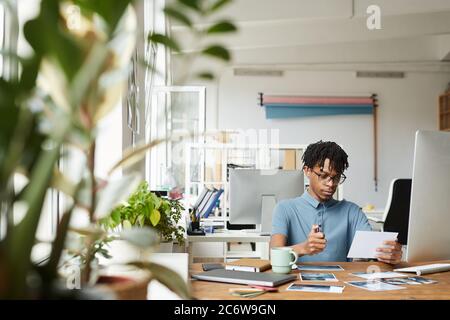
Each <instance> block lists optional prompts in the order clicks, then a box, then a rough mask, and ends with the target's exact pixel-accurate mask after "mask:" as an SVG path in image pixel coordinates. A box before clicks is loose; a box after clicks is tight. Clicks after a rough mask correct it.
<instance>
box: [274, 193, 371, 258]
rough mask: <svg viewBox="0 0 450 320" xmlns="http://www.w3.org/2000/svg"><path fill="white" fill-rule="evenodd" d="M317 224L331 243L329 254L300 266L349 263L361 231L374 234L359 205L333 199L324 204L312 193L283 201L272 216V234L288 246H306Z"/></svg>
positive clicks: (315, 256) (321, 255)
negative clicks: (348, 256) (284, 240)
mask: <svg viewBox="0 0 450 320" xmlns="http://www.w3.org/2000/svg"><path fill="white" fill-rule="evenodd" d="M313 224H321V225H322V230H323V232H324V234H325V238H326V239H327V246H326V247H325V250H324V251H322V252H321V253H319V254H316V255H305V256H302V257H300V258H299V259H298V262H314V261H340V262H345V261H348V259H347V253H348V251H349V249H350V245H351V244H352V241H353V237H354V235H355V233H356V231H357V230H360V231H371V230H372V228H371V227H370V224H369V221H368V220H367V218H366V215H365V214H364V213H363V212H362V211H361V208H359V207H358V206H357V205H356V204H354V203H353V202H349V201H346V200H342V201H337V200H335V199H330V200H328V201H326V202H324V203H321V202H319V201H317V200H316V199H314V198H313V197H312V196H311V195H310V194H309V193H308V191H305V192H304V193H303V195H302V196H301V197H297V198H294V199H289V200H283V201H280V202H279V203H278V204H277V205H276V207H275V210H274V213H273V216H272V234H283V235H285V236H286V237H287V243H286V245H287V246H292V245H295V244H298V243H301V242H304V241H305V240H306V239H307V238H308V234H309V233H310V231H311V228H312V225H313Z"/></svg>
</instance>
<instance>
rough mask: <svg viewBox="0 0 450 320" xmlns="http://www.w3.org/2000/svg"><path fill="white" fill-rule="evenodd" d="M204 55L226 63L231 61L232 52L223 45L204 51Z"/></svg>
mask: <svg viewBox="0 0 450 320" xmlns="http://www.w3.org/2000/svg"><path fill="white" fill-rule="evenodd" d="M202 53H203V54H205V55H208V56H212V57H214V58H218V59H221V60H225V61H230V59H231V56H230V52H229V51H228V50H227V49H226V48H224V47H223V46H221V45H212V46H209V47H207V48H205V49H204V50H203V51H202Z"/></svg>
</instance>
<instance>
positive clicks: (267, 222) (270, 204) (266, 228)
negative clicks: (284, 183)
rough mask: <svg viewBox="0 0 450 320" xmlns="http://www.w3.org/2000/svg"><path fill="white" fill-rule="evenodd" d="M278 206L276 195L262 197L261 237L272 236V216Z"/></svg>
mask: <svg viewBox="0 0 450 320" xmlns="http://www.w3.org/2000/svg"><path fill="white" fill-rule="evenodd" d="M276 204H277V200H276V198H275V195H273V194H271V195H262V196H261V235H270V233H271V231H272V214H273V210H274V209H275V206H276Z"/></svg>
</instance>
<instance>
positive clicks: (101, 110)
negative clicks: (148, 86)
mask: <svg viewBox="0 0 450 320" xmlns="http://www.w3.org/2000/svg"><path fill="white" fill-rule="evenodd" d="M132 2H133V1H132V0H121V1H101V0H71V1H60V0H42V1H41V3H40V12H39V14H38V15H37V16H36V17H35V18H33V19H32V20H30V21H28V22H27V23H26V24H25V26H24V28H23V30H22V31H23V34H24V36H25V39H26V40H27V42H28V44H29V45H30V47H31V48H32V50H31V53H30V54H29V56H27V57H26V58H24V57H20V56H18V55H17V53H16V52H17V48H14V47H11V48H6V49H7V50H6V51H5V55H4V58H5V59H7V60H8V61H9V62H10V67H11V68H10V69H11V70H12V72H10V76H9V77H8V78H1V79H0V110H1V114H2V116H1V117H0V133H1V134H0V206H1V210H0V211H1V212H2V215H3V213H5V215H6V219H5V220H6V221H7V222H8V223H7V225H6V232H5V234H4V235H3V238H1V239H0V298H10V299H11V298H12V299H14V298H20V299H24V298H54V297H56V296H58V297H61V296H64V297H70V298H77V297H78V298H80V297H82V296H80V294H82V293H83V292H89V290H90V289H91V287H89V285H88V283H89V280H90V279H91V271H92V269H91V268H92V261H95V258H96V256H97V255H98V254H101V253H102V252H103V251H104V248H103V247H102V246H101V245H100V244H101V243H103V241H104V240H105V238H104V237H105V234H106V233H105V231H104V230H103V229H102V228H100V227H99V226H98V221H100V220H101V219H103V218H105V217H106V216H107V215H109V214H110V213H111V210H112V209H113V208H114V207H115V206H117V204H118V203H120V201H121V200H122V199H126V198H127V197H128V195H129V194H130V192H131V191H132V190H133V189H134V188H135V186H137V184H138V183H139V181H140V177H139V176H136V175H135V174H125V175H123V176H122V177H121V178H120V179H116V180H112V179H107V180H100V179H98V177H96V175H95V154H96V135H97V133H98V130H99V125H98V124H99V122H100V121H101V119H103V118H104V117H105V115H107V114H108V113H109V112H110V111H111V110H112V109H113V107H114V106H115V105H116V104H117V102H118V101H119V99H120V93H121V91H122V89H123V86H124V85H125V84H126V76H127V70H128V69H129V63H130V61H131V55H132V52H133V49H134V41H135V34H136V30H135V28H134V27H135V23H136V19H135V17H134V15H133V9H132V8H131V7H130V6H129V5H130V4H131V3H132ZM177 2H178V5H179V6H183V5H185V6H186V4H187V5H188V7H189V5H190V3H193V4H195V5H194V6H191V8H192V10H194V11H198V12H200V13H202V14H203V13H204V10H205V9H204V7H203V5H201V6H200V2H199V1H193V2H190V1H189V2H186V1H177ZM227 2H228V1H222V0H218V1H217V3H213V4H212V7H211V8H210V11H211V12H212V11H215V10H217V8H219V7H221V6H222V5H223V4H224V3H227ZM6 3H7V4H8V5H10V4H12V3H14V2H13V1H7V2H6ZM70 5H73V6H76V7H78V8H79V11H78V14H79V16H78V17H76V19H72V18H73V17H69V16H68V11H67V10H66V9H67V8H68V6H70ZM11 8H12V9H14V8H13V6H12V5H11ZM184 9H186V8H184ZM184 9H178V8H177V6H173V7H172V8H171V10H166V14H169V12H171V14H172V16H173V17H176V16H177V17H180V15H177V14H176V12H178V11H183V10H184ZM213 9H214V10H213ZM174 10H175V11H174ZM208 10H209V9H208ZM182 20H184V21H185V22H186V19H184V18H183V17H182ZM12 21H16V22H17V20H14V19H12ZM74 21H79V25H77V24H76V23H75V25H74V23H73V22H74ZM188 21H189V20H188ZM189 24H190V25H191V27H192V28H194V25H193V24H191V23H189ZM229 27H230V26H229V24H223V23H222V24H221V25H220V24H219V26H218V27H216V28H212V29H211V30H210V31H209V33H217V32H223V30H226V29H228V30H229V29H230V28H229ZM221 30H222V31H221ZM16 31H17V32H16V33H14V34H15V35H16V36H17V34H18V30H17V26H16ZM149 39H150V40H151V41H154V42H157V43H160V44H162V45H165V46H168V47H169V48H172V47H173V42H171V41H170V38H168V37H164V36H162V35H158V34H152V35H151V37H149ZM11 43H16V42H15V41H12V42H11ZM177 48H179V46H177ZM174 49H175V47H174ZM222 49H223V48H222ZM2 53H3V52H2ZM202 53H203V51H202ZM204 53H205V54H207V55H210V56H216V57H219V58H220V57H222V59H223V60H228V59H229V55H228V54H226V53H227V52H226V50H225V49H223V50H221V49H220V48H219V49H218V46H217V45H216V46H214V47H212V48H210V49H208V50H204ZM19 64H20V66H21V68H19V67H18V66H19ZM203 75H204V76H205V77H206V78H209V76H210V75H209V74H203ZM160 142H161V141H151V142H150V143H148V144H144V145H140V146H137V147H135V148H134V149H132V150H129V151H126V152H125V154H124V157H123V159H122V160H120V161H119V162H118V163H117V164H116V165H114V166H113V168H111V170H110V172H114V171H115V170H116V169H118V168H125V167H127V166H131V165H133V164H134V163H136V162H137V161H139V160H140V159H142V157H143V156H144V155H145V153H146V152H147V151H148V150H149V149H150V148H152V147H153V146H155V145H156V144H158V143H160ZM68 146H70V147H74V148H75V149H77V150H78V151H81V153H82V154H83V160H84V162H83V161H81V162H80V164H79V169H81V170H80V171H81V174H80V175H79V176H77V177H76V178H77V179H71V178H70V177H68V176H67V175H66V174H65V173H64V172H61V171H60V170H59V167H58V163H59V162H60V160H61V159H62V158H63V157H64V156H65V154H64V153H63V152H62V150H63V147H68ZM17 174H20V175H22V176H23V177H24V178H25V179H26V183H25V186H24V187H23V188H22V189H21V190H18V191H17V190H14V188H13V185H14V178H15V176H16V175H17ZM51 189H56V190H58V191H59V192H61V193H62V194H64V195H65V196H66V199H67V203H66V206H65V208H64V212H63V214H62V216H61V220H60V221H59V223H58V225H57V232H56V238H55V240H54V241H53V242H52V243H51V252H50V254H49V257H48V259H47V260H46V261H44V262H43V263H40V264H36V263H34V262H32V261H31V258H30V257H31V251H32V249H33V247H34V245H35V244H36V237H35V235H36V230H37V227H38V224H39V220H40V216H41V212H42V208H43V204H44V200H45V196H46V193H47V191H48V190H51ZM75 210H83V211H84V212H85V213H86V214H87V216H88V218H89V224H88V225H86V226H85V227H83V228H77V229H74V228H71V227H70V221H71V217H72V215H73V212H74V211H75ZM18 212H20V213H21V215H22V216H23V218H22V219H21V220H20V222H18V223H13V221H14V214H15V213H18ZM153 219H154V220H153V221H156V220H155V217H153ZM2 227H3V226H2ZM167 230H169V229H167ZM71 232H74V233H76V234H78V235H79V236H80V237H81V239H82V240H83V242H82V243H83V246H84V247H83V249H84V250H83V251H77V252H75V254H76V255H78V257H79V258H80V262H81V263H80V265H81V266H82V276H81V279H80V280H81V282H82V288H83V290H67V288H65V286H64V285H62V282H61V280H63V279H61V278H60V276H59V273H60V262H61V258H62V256H63V253H64V252H65V251H66V249H67V248H66V245H67V244H68V245H71V244H73V243H74V242H73V241H74V240H73V239H72V238H70V237H68V235H69V234H70V233H71ZM154 234H155V232H154V230H152V229H149V228H146V227H145V226H144V227H141V228H137V229H136V228H131V229H127V230H123V232H122V233H121V234H120V237H121V238H122V239H124V240H126V241H128V242H130V243H132V244H134V245H137V246H140V247H142V248H147V247H149V246H152V245H154V244H155V243H156V242H157V241H156V240H157V237H154V236H153V235H154ZM175 238H176V236H175ZM103 253H104V252H103ZM132 264H133V265H134V266H136V267H139V268H141V269H145V270H149V271H150V272H151V276H152V277H153V278H156V279H158V280H159V281H160V282H161V283H163V284H164V285H166V286H167V287H169V288H170V289H172V290H173V291H175V292H176V293H178V294H179V295H180V296H181V297H184V298H188V297H189V292H188V289H187V287H186V285H185V284H184V282H183V281H182V279H181V278H180V277H179V276H178V275H177V273H175V272H173V271H171V270H170V269H167V268H164V267H162V266H159V265H157V264H153V263H149V262H145V261H134V262H132ZM30 279H34V280H35V281H28V280H30ZM124 282H126V281H124ZM30 284H35V285H34V286H33V285H30Z"/></svg>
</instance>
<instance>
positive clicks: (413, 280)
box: [379, 277, 437, 285]
mask: <svg viewBox="0 0 450 320" xmlns="http://www.w3.org/2000/svg"><path fill="white" fill-rule="evenodd" d="M379 280H380V281H381V282H384V283H387V284H392V285H402V284H411V285H419V284H433V283H437V281H436V280H431V279H426V278H423V277H407V278H388V279H386V278H381V279H379Z"/></svg>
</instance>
